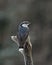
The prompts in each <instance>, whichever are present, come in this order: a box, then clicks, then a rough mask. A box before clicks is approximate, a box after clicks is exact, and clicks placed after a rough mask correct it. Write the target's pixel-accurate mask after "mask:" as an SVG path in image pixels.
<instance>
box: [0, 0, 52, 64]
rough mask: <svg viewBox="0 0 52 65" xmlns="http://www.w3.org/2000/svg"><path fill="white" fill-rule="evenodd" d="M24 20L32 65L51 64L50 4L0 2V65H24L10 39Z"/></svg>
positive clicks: (39, 0)
mask: <svg viewBox="0 0 52 65" xmlns="http://www.w3.org/2000/svg"><path fill="white" fill-rule="evenodd" d="M24 20H28V21H30V22H31V25H30V37H31V42H32V46H33V49H32V53H33V61H34V65H52V1H51V0H0V65H24V60H23V56H22V55H21V53H20V52H19V51H18V46H17V44H15V43H14V42H13V41H12V40H11V38H10V36H11V35H17V26H18V24H19V23H20V22H21V21H24Z"/></svg>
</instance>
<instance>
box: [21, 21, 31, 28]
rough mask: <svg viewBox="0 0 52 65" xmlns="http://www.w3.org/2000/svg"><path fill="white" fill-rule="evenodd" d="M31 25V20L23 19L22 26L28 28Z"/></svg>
mask: <svg viewBox="0 0 52 65" xmlns="http://www.w3.org/2000/svg"><path fill="white" fill-rule="evenodd" d="M29 25H30V22H29V21H23V22H22V23H21V26H22V27H25V28H28V26H29Z"/></svg>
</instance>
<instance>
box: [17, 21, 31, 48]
mask: <svg viewBox="0 0 52 65" xmlns="http://www.w3.org/2000/svg"><path fill="white" fill-rule="evenodd" d="M29 25H30V22H29V21H23V22H21V23H20V24H19V26H18V32H17V38H18V41H19V48H23V46H24V43H25V42H26V39H27V38H28V35H29Z"/></svg>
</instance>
